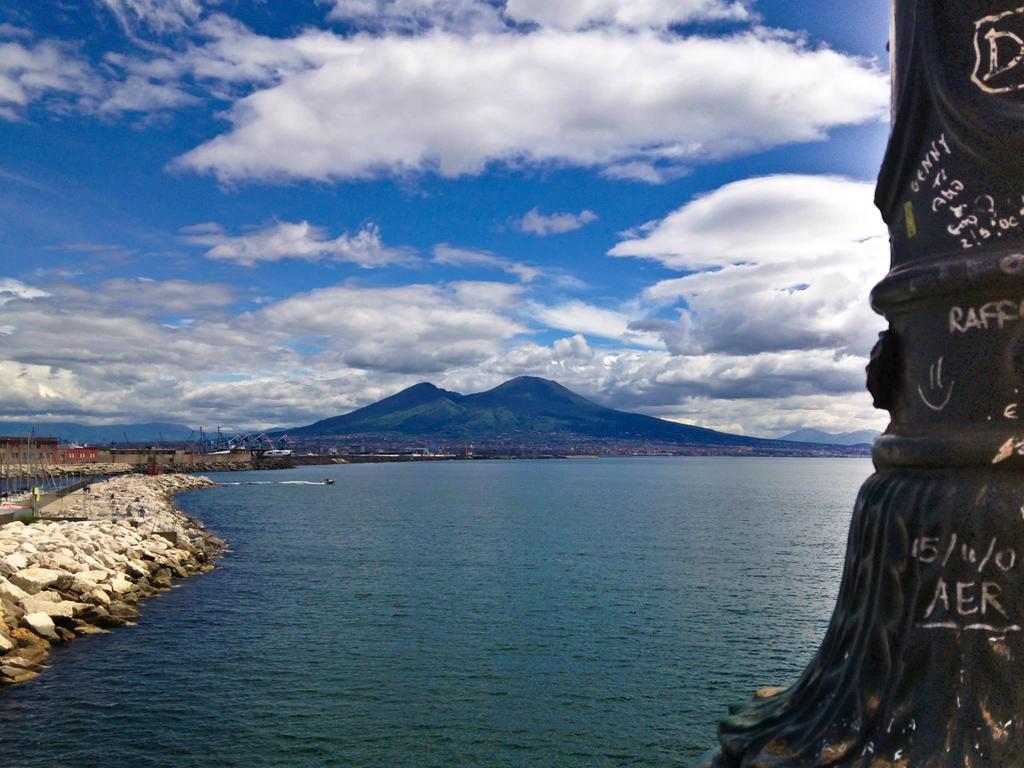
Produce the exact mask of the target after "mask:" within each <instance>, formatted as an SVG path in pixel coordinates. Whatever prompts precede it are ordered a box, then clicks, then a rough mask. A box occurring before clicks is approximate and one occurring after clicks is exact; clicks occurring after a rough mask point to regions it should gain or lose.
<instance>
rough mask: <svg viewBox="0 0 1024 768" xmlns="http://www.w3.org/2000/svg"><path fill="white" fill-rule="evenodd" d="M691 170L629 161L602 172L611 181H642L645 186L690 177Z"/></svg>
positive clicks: (679, 166)
mask: <svg viewBox="0 0 1024 768" xmlns="http://www.w3.org/2000/svg"><path fill="white" fill-rule="evenodd" d="M690 172H691V169H690V168H688V167H687V166H685V165H664V164H662V165H658V164H656V163H652V162H650V161H648V160H627V161H626V162H623V163H613V164H612V165H609V166H608V167H607V168H605V169H604V170H602V171H601V175H602V176H605V177H606V178H609V179H623V180H624V181H642V182H643V183H645V184H667V183H668V182H670V181H674V180H675V179H680V178H682V177H683V176H687V175H689V174H690Z"/></svg>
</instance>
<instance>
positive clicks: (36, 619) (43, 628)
mask: <svg viewBox="0 0 1024 768" xmlns="http://www.w3.org/2000/svg"><path fill="white" fill-rule="evenodd" d="M21 625H22V626H23V627H25V629H28V630H31V631H32V632H34V633H35V634H37V635H39V637H41V638H43V639H45V640H57V641H59V640H60V635H58V634H57V626H56V625H55V624H54V623H53V619H51V618H50V617H49V616H47V615H46V614H45V613H26V614H25V615H24V616H23V617H22V619H21Z"/></svg>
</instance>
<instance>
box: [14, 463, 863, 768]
mask: <svg viewBox="0 0 1024 768" xmlns="http://www.w3.org/2000/svg"><path fill="white" fill-rule="evenodd" d="M871 471H872V468H871V464H870V462H869V461H868V460H865V459H797V458H733V457H692V458H691V457H665V458H602V459H595V460H585V459H576V460H547V461H455V462H437V463H405V464H359V465H344V466H331V467H306V468H298V469H293V470H285V471H272V472H271V471H267V472H247V473H230V474H229V473H221V474H215V475H212V476H211V477H212V478H213V479H215V480H217V481H218V482H221V483H223V485H221V486H220V487H217V488H213V489H208V490H202V491H197V492H193V493H189V494H185V495H182V496H179V497H178V505H179V507H181V508H182V509H184V510H185V511H186V512H188V513H189V514H191V515H194V516H196V517H199V518H201V519H202V520H203V521H204V522H205V523H206V524H207V526H208V527H209V528H211V529H212V530H213V531H215V532H216V533H218V534H219V535H220V536H222V537H223V538H225V539H226V540H227V541H228V542H229V543H230V546H231V550H230V552H229V553H228V554H227V555H226V556H225V557H224V559H223V561H222V562H221V565H220V567H219V568H218V569H217V570H215V571H213V572H212V573H210V574H207V575H205V576H198V577H195V578H192V579H189V580H187V581H185V582H182V583H181V584H180V585H179V586H178V587H177V588H175V589H173V590H171V591H169V592H166V593H164V594H162V595H159V596H157V597H154V598H152V599H150V600H148V601H147V602H145V603H144V604H143V606H142V618H141V619H140V620H139V621H138V623H137V625H136V626H132V627H126V628H123V629H119V630H116V631H114V632H111V633H109V634H103V635H95V636H87V637H82V638H79V639H78V640H76V641H75V642H73V643H71V644H69V645H67V646H63V647H61V648H59V649H57V651H56V652H55V653H53V654H52V655H51V656H50V658H49V663H51V664H52V667H51V668H50V669H48V670H47V671H46V672H45V673H44V674H43V675H41V676H40V677H39V678H38V679H36V680H34V681H32V682H30V683H28V684H25V685H23V686H18V687H15V688H11V689H7V690H2V691H0V766H3V768H8V767H10V768H32V767H33V766H46V767H47V768H51V767H52V766H54V765H62V766H69V767H70V768H86V767H87V766H103V767H104V768H107V767H109V768H122V767H124V768H134V767H135V766H139V767H140V768H143V767H148V766H152V767H153V768H164V767H170V766H174V768H200V767H202V768H211V767H212V766H245V767H249V766H252V767H253V768H255V767H258V766H268V767H269V766H275V767H276V766H300V767H304V766H311V767H315V766H339V768H340V767H345V768H349V767H351V768H357V767H361V766H366V767H367V768H369V767H373V768H405V767H408V768H428V767H430V766H438V767H441V766H480V767H481V768H484V767H488V766H494V767H496V768H497V767H504V766H509V767H513V766H516V767H518V766H523V767H526V766H529V767H530V768H570V767H575V766H579V767H580V768H582V767H584V766H586V767H587V768H599V767H603V766H609V767H610V766H651V767H652V768H653V767H654V766H691V765H693V763H694V762H695V761H696V760H697V759H698V757H699V756H700V755H701V754H703V753H704V752H705V751H706V750H707V749H709V748H710V747H712V746H713V745H714V743H715V727H716V723H717V721H718V720H719V719H720V718H721V717H722V716H724V715H725V714H726V712H727V708H728V706H729V705H730V704H735V703H740V702H743V701H745V700H746V699H748V698H749V697H750V696H751V695H752V694H753V692H754V691H755V690H756V689H757V688H760V687H763V686H784V685H788V684H790V683H792V682H793V681H794V680H795V679H796V678H797V677H798V676H799V674H800V672H801V671H802V670H803V668H804V666H805V665H806V664H807V662H808V661H809V659H810V658H811V656H812V654H813V653H814V651H815V649H816V647H817V645H818V643H819V642H820V640H821V638H822V637H823V635H824V633H825V629H826V626H827V623H828V620H829V617H830V615H831V612H832V607H833V602H834V600H835V595H836V593H837V590H838V586H839V579H840V569H841V566H842V560H843V554H844V551H845V546H846V537H847V529H848V526H849V521H850V515H851V512H852V509H853V504H854V500H855V498H856V494H857V489H858V488H859V486H860V484H861V483H862V482H863V480H864V479H865V478H867V477H868V476H869V475H870V473H871ZM324 477H329V478H331V479H334V480H336V481H337V482H336V484H334V485H324V484H321V482H320V481H321V480H322V479H323V478H324Z"/></svg>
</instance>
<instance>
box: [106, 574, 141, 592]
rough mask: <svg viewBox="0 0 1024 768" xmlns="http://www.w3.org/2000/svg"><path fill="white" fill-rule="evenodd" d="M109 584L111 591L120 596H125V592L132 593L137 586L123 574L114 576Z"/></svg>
mask: <svg viewBox="0 0 1024 768" xmlns="http://www.w3.org/2000/svg"><path fill="white" fill-rule="evenodd" d="M107 584H108V585H109V587H110V590H111V591H112V592H114V593H116V594H118V595H123V594H124V593H125V592H130V591H131V590H132V588H133V587H134V586H135V585H134V584H133V583H132V582H131V580H130V579H128V578H126V577H125V575H124V574H123V573H118V574H117V575H115V576H114V578H112V579H111V580H110V581H109V582H107Z"/></svg>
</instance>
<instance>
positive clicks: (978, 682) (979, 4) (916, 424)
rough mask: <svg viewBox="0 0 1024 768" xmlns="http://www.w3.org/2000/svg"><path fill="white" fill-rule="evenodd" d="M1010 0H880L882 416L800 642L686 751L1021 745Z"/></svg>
mask: <svg viewBox="0 0 1024 768" xmlns="http://www.w3.org/2000/svg"><path fill="white" fill-rule="evenodd" d="M1021 5H1022V3H1021V2H1020V0H1001V1H1000V2H995V1H994V0H971V2H967V0H895V8H894V12H893V21H894V23H893V31H892V36H891V39H890V44H891V47H892V53H893V57H892V58H893V126H892V135H891V138H890V143H889V147H888V149H887V150H886V155H885V159H884V162H883V165H882V170H881V173H880V176H879V183H878V189H877V193H876V203H877V205H878V207H879V209H880V210H881V212H882V215H883V218H884V219H885V221H886V223H887V224H888V226H889V232H890V239H891V243H892V264H891V271H890V272H889V274H888V275H887V276H886V278H885V279H884V280H883V281H882V282H881V283H880V284H879V285H878V286H876V288H875V289H874V292H873V293H872V304H873V306H874V308H875V309H876V310H877V311H878V312H880V313H881V314H883V315H884V316H885V317H886V318H887V319H888V321H889V330H888V331H887V332H886V333H884V334H883V335H882V337H881V339H880V340H879V344H878V345H877V346H876V348H875V350H874V352H873V353H872V361H871V364H870V365H869V367H868V386H869V389H870V390H871V392H872V394H873V395H874V398H875V404H876V405H877V406H878V407H880V408H884V409H886V410H888V411H889V412H890V416H891V422H890V425H889V428H888V430H887V431H886V433H885V435H883V436H882V437H880V438H879V439H878V441H877V442H876V444H875V447H874V463H875V467H876V473H875V474H874V475H872V476H871V477H870V478H869V479H868V480H867V481H866V482H865V484H864V486H863V487H862V488H861V491H860V494H859V496H858V499H857V503H856V508H855V511H854V515H853V520H852V523H851V529H850V535H849V540H848V543H847V552H846V561H845V568H844V572H843V577H842V584H841V586H840V590H839V596H838V599H837V603H836V607H835V612H834V614H833V617H832V620H831V623H830V625H829V628H828V631H827V633H826V635H825V638H824V640H823V642H822V644H821V647H820V649H819V650H818V652H817V655H816V656H815V657H814V659H813V660H812V661H811V663H810V665H809V666H808V667H807V669H806V671H805V672H804V673H803V675H802V676H801V677H800V679H799V680H798V681H797V682H796V683H795V684H794V685H793V686H792V687H791V688H789V689H787V690H785V691H783V692H777V693H774V694H772V695H766V696H764V697H762V698H760V699H757V700H755V701H753V702H751V703H749V704H747V705H745V706H743V707H740V708H737V709H736V710H735V711H734V713H733V714H732V716H730V717H729V718H728V719H726V720H725V721H723V722H722V723H721V725H720V727H719V741H720V747H719V749H718V750H716V751H715V752H713V753H710V754H709V755H708V756H706V757H705V758H704V759H703V760H702V761H701V765H702V766H714V768H752V767H754V766H773V767H782V766H865V767H869V768H891V767H896V766H898V767H899V768H916V767H917V766H928V767H936V768H939V767H941V768H945V767H946V766H974V767H975V768H977V767H978V766H991V767H992V768H1010V767H1011V766H1024V632H1022V628H1024V8H1022V7H1020V6H1021Z"/></svg>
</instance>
